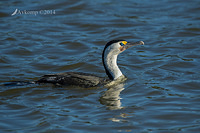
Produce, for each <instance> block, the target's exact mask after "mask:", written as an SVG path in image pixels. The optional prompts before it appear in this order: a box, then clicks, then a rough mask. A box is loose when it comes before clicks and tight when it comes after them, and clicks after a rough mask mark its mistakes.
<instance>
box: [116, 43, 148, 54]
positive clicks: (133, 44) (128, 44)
mask: <svg viewBox="0 0 200 133" xmlns="http://www.w3.org/2000/svg"><path fill="white" fill-rule="evenodd" d="M136 45H144V42H143V41H139V42H134V43H129V42H128V43H127V44H126V45H124V46H121V47H120V48H119V50H120V51H121V52H123V51H124V50H126V49H128V48H130V47H132V46H136Z"/></svg>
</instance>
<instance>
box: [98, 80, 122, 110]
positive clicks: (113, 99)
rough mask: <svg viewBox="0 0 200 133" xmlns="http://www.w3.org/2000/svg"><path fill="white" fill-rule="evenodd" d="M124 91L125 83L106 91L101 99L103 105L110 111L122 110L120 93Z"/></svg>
mask: <svg viewBox="0 0 200 133" xmlns="http://www.w3.org/2000/svg"><path fill="white" fill-rule="evenodd" d="M122 90H124V83H120V84H117V85H115V86H111V87H109V88H108V90H106V91H105V92H104V93H103V95H102V96H101V97H100V99H99V101H100V103H101V104H103V105H105V106H106V107H107V108H108V109H109V110H118V109H122V108H123V107H122V106H121V105H122V103H121V98H120V93H121V91H122Z"/></svg>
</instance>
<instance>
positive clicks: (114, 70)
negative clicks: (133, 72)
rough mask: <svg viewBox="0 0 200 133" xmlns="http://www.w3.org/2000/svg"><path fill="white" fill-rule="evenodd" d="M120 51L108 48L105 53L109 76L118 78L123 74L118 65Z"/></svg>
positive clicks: (114, 78)
mask: <svg viewBox="0 0 200 133" xmlns="http://www.w3.org/2000/svg"><path fill="white" fill-rule="evenodd" d="M118 54H119V52H116V51H114V50H113V51H112V50H111V49H109V48H108V49H106V50H105V53H104V65H105V69H107V70H106V71H107V74H108V76H109V78H112V79H113V80H116V79H117V78H119V77H120V76H122V75H123V74H122V72H121V71H120V69H119V67H118V66H117V56H118Z"/></svg>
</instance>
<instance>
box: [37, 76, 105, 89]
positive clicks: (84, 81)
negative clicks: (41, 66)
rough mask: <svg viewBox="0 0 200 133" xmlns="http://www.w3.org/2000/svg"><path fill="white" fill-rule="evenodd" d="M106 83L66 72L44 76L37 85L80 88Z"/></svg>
mask: <svg viewBox="0 0 200 133" xmlns="http://www.w3.org/2000/svg"><path fill="white" fill-rule="evenodd" d="M103 82H104V78H101V77H97V76H95V75H92V74H87V73H81V72H65V73H57V74H48V75H44V76H43V77H42V78H41V79H39V80H38V81H37V83H52V84H58V85H75V86H80V87H95V86H98V85H100V84H102V83H103Z"/></svg>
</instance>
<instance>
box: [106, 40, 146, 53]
mask: <svg viewBox="0 0 200 133" xmlns="http://www.w3.org/2000/svg"><path fill="white" fill-rule="evenodd" d="M136 45H144V42H143V41H139V42H134V43H130V42H127V41H125V40H112V41H110V42H108V43H107V44H106V46H105V48H104V52H105V51H109V53H112V54H113V55H118V54H120V53H121V52H123V51H124V50H126V49H128V48H130V47H132V46H136Z"/></svg>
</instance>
